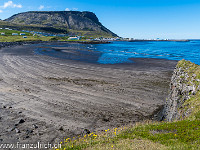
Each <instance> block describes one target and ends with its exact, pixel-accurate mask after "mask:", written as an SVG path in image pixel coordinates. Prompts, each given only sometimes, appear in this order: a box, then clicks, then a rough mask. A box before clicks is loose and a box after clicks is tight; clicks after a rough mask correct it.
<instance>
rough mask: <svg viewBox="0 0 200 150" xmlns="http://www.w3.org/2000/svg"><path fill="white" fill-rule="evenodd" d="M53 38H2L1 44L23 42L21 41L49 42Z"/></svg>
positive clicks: (0, 39) (0, 38)
mask: <svg viewBox="0 0 200 150" xmlns="http://www.w3.org/2000/svg"><path fill="white" fill-rule="evenodd" d="M51 38H52V37H38V36H27V38H23V36H0V42H21V41H49V40H50V39H51Z"/></svg>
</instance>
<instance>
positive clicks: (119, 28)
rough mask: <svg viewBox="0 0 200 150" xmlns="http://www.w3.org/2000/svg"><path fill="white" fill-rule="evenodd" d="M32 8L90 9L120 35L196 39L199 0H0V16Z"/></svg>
mask: <svg viewBox="0 0 200 150" xmlns="http://www.w3.org/2000/svg"><path fill="white" fill-rule="evenodd" d="M33 10H34V11H39V10H42V11H51V10H52V11H63V10H78V11H92V12H94V13H95V14H96V15H97V17H98V18H99V20H100V22H101V23H102V24H103V25H104V26H106V27H107V28H109V29H110V30H111V31H113V32H115V33H116V34H118V35H119V36H122V37H133V38H177V39H182V38H184V39H187V38H198V39H200V0H0V19H5V18H8V17H10V16H12V15H13V14H16V13H20V12H25V11H33Z"/></svg>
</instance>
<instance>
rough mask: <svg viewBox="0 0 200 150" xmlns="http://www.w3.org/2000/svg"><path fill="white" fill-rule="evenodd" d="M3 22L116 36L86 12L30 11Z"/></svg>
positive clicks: (93, 15) (94, 16)
mask: <svg viewBox="0 0 200 150" xmlns="http://www.w3.org/2000/svg"><path fill="white" fill-rule="evenodd" d="M5 21H8V22H11V23H15V24H22V25H43V26H47V27H55V28H62V29H63V28H66V29H73V30H84V31H97V32H104V33H107V34H110V35H113V36H117V35H116V34H114V33H113V32H111V31H110V30H108V29H107V28H106V27H104V26H103V25H102V24H101V23H100V22H99V19H98V18H97V17H96V15H95V14H94V13H92V12H87V11H85V12H79V11H30V12H24V13H19V14H16V15H13V16H12V17H10V18H8V19H6V20H5Z"/></svg>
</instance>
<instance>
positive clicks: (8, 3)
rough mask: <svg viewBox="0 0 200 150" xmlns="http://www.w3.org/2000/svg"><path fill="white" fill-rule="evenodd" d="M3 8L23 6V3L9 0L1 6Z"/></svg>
mask: <svg viewBox="0 0 200 150" xmlns="http://www.w3.org/2000/svg"><path fill="white" fill-rule="evenodd" d="M0 7H1V8H3V9H6V8H9V7H10V8H22V5H21V4H14V3H13V1H8V2H5V3H4V5H3V6H0Z"/></svg>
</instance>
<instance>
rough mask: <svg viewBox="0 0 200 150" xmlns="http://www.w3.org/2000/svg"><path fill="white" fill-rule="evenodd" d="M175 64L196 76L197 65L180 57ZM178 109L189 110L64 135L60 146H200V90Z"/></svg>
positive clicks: (183, 149) (91, 149)
mask: <svg viewBox="0 0 200 150" xmlns="http://www.w3.org/2000/svg"><path fill="white" fill-rule="evenodd" d="M177 67H181V68H182V69H184V70H185V71H186V72H187V73H188V74H189V75H190V76H192V75H194V74H196V77H195V78H196V79H200V66H198V65H195V64H193V63H191V62H189V61H185V60H182V61H179V63H178V64H177ZM193 78H194V77H193ZM195 82H196V80H195ZM197 84H199V82H198V83H197ZM181 109H182V111H187V110H188V109H190V115H188V117H187V118H182V120H179V121H174V122H151V121H149V122H148V121H146V122H142V123H136V124H134V125H130V126H126V127H121V128H115V129H108V130H105V131H104V132H100V133H91V134H87V135H85V136H83V137H76V138H72V139H70V138H66V139H65V141H63V142H62V145H63V146H62V148H61V149H62V150H75V149H76V150H77V149H86V150H96V149H97V150H108V149H115V150H127V149H137V150H138V149H145V150H155V149H159V150H198V149H200V92H199V91H198V92H197V93H196V95H193V96H191V97H190V99H188V100H186V101H185V103H184V104H183V107H182V108H181Z"/></svg>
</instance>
